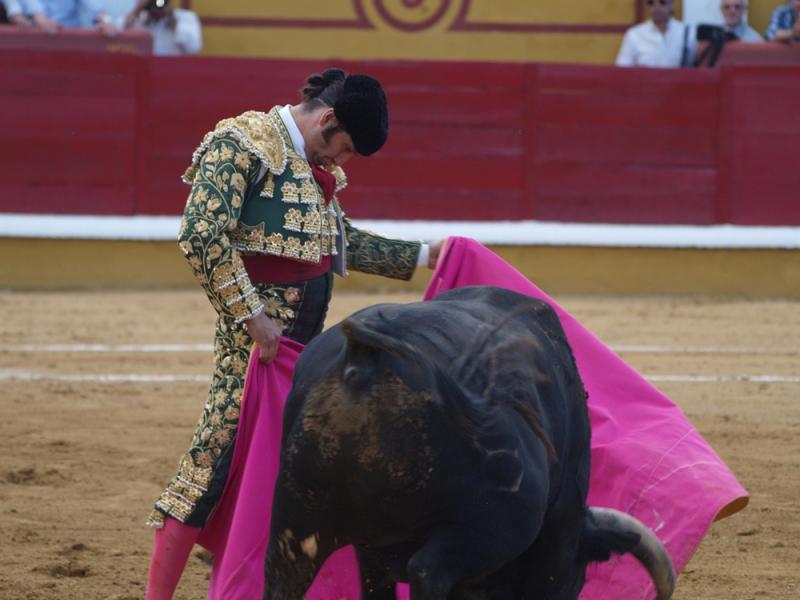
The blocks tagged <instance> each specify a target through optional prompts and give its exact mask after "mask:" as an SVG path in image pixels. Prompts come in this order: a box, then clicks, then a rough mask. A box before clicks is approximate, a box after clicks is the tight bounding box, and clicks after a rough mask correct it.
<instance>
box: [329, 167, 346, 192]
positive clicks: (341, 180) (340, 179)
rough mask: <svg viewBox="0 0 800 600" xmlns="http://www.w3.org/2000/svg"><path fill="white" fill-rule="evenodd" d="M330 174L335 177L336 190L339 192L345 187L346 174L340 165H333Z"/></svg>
mask: <svg viewBox="0 0 800 600" xmlns="http://www.w3.org/2000/svg"><path fill="white" fill-rule="evenodd" d="M331 174H332V175H333V176H334V178H336V191H337V192H341V191H342V190H343V189H344V188H346V187H347V176H346V175H345V174H344V171H343V170H342V167H334V168H333V169H331Z"/></svg>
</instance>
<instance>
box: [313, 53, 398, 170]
mask: <svg viewBox="0 0 800 600" xmlns="http://www.w3.org/2000/svg"><path fill="white" fill-rule="evenodd" d="M301 93H302V95H303V103H302V107H303V110H306V111H310V110H314V109H316V108H318V107H330V108H332V109H333V112H334V114H335V115H336V120H337V122H338V125H336V126H333V127H329V128H328V129H326V130H325V131H324V132H323V135H324V136H325V139H326V140H330V136H332V135H333V134H334V133H336V132H337V131H342V130H344V131H345V132H347V133H348V134H349V135H350V137H351V138H352V139H353V145H354V146H355V150H356V152H358V153H359V154H361V155H363V156H369V155H370V154H373V153H375V152H377V151H378V150H380V148H381V147H382V146H383V144H384V143H385V142H386V138H387V136H388V134H389V113H388V110H387V106H386V95H385V94H384V92H383V87H381V84H380V82H379V81H378V80H377V79H373V78H372V77H370V76H368V75H348V74H347V73H345V72H344V71H343V70H342V69H327V70H326V71H325V72H323V73H322V75H311V76H310V77H309V78H308V79H307V80H306V85H305V87H304V88H303V89H302V92H301Z"/></svg>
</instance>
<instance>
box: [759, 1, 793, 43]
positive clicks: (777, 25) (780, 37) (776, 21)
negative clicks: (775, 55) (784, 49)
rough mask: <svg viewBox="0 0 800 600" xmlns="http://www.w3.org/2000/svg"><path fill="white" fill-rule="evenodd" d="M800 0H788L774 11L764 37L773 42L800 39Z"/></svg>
mask: <svg viewBox="0 0 800 600" xmlns="http://www.w3.org/2000/svg"><path fill="white" fill-rule="evenodd" d="M798 12H800V0H788V2H786V4H784V5H783V6H779V7H778V8H776V9H775V10H774V11H772V17H771V18H770V20H769V27H767V33H766V34H765V35H764V37H765V38H766V39H767V40H769V41H771V42H787V43H788V42H798V41H800V20H798V18H797V13H798Z"/></svg>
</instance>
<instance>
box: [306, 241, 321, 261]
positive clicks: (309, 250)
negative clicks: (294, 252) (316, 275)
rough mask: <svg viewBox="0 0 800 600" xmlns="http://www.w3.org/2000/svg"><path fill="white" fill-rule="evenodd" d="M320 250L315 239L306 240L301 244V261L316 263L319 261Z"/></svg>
mask: <svg viewBox="0 0 800 600" xmlns="http://www.w3.org/2000/svg"><path fill="white" fill-rule="evenodd" d="M321 254H322V253H321V249H320V247H319V243H318V242H317V240H315V239H313V238H312V239H310V240H306V241H305V243H304V244H303V254H302V258H303V260H312V261H314V262H316V263H318V262H319V261H320V258H321Z"/></svg>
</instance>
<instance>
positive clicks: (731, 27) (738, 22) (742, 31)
mask: <svg viewBox="0 0 800 600" xmlns="http://www.w3.org/2000/svg"><path fill="white" fill-rule="evenodd" d="M719 9H720V11H721V12H722V18H723V19H724V20H725V25H724V26H723V29H725V31H726V32H728V33H731V34H733V35H735V36H736V39H737V40H738V41H740V42H762V41H764V38H762V37H761V34H759V33H758V32H757V31H756V30H755V29H753V28H752V27H750V26H749V25H748V24H747V21H746V19H745V15H747V0H722V2H720V5H719Z"/></svg>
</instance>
